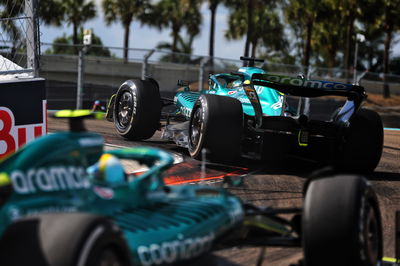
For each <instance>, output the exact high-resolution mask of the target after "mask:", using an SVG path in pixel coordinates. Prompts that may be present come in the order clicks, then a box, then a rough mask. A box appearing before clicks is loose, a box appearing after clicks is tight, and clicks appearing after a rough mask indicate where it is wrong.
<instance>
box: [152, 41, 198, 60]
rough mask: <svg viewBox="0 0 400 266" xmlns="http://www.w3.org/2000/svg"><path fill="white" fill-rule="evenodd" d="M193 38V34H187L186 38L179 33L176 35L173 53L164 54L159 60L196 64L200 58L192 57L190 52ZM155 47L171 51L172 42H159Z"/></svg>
mask: <svg viewBox="0 0 400 266" xmlns="http://www.w3.org/2000/svg"><path fill="white" fill-rule="evenodd" d="M193 40H194V36H188V37H186V38H182V37H181V36H180V35H179V36H178V41H177V46H176V51H175V54H171V53H169V54H166V55H164V56H162V57H161V59H160V60H161V61H163V62H174V63H177V62H179V63H185V64H198V63H199V62H200V59H201V58H192V56H190V54H192V52H193V47H192V44H193ZM156 48H157V49H160V50H166V51H168V52H172V43H170V42H160V43H158V44H157V46H156Z"/></svg>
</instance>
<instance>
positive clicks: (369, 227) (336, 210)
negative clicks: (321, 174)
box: [302, 176, 382, 266]
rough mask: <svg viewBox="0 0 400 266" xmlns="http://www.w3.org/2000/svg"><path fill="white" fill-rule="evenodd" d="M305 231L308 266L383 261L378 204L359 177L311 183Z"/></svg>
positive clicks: (364, 264) (339, 177)
mask: <svg viewBox="0 0 400 266" xmlns="http://www.w3.org/2000/svg"><path fill="white" fill-rule="evenodd" d="M302 231H303V234H302V241H303V249H304V258H305V262H306V265H307V266H313V265H326V266H330V265H332V266H333V265H345V266H346V265H348V266H350V265H352V266H359V265H362V266H372V265H377V263H378V261H379V260H380V259H381V258H382V228H381V218H380V211H379V205H378V201H377V198H376V195H375V193H374V191H373V190H372V188H371V186H370V185H369V183H368V182H367V181H366V180H365V179H364V178H362V177H360V176H335V177H326V178H320V179H316V180H313V181H311V183H310V185H309V187H308V189H307V192H306V196H305V201H304V211H303V217H302Z"/></svg>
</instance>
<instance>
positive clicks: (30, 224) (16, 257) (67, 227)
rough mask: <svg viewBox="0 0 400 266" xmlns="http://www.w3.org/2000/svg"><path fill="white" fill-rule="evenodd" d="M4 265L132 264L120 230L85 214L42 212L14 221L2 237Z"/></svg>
mask: <svg viewBox="0 0 400 266" xmlns="http://www.w3.org/2000/svg"><path fill="white" fill-rule="evenodd" d="M0 247H1V249H0V261H1V264H2V265H8V266H13V265H15V266H17V265H49V266H100V265H107V266H108V265H113V266H125V265H128V266H129V265H131V258H130V252H129V249H128V246H127V244H126V242H125V240H124V238H123V236H122V233H121V231H120V230H119V229H118V227H116V226H115V225H114V224H113V223H112V222H111V221H110V220H108V219H106V218H104V217H99V216H96V215H92V214H86V213H54V214H40V215H37V216H32V217H28V218H23V219H21V220H18V221H16V222H14V223H13V224H11V225H10V226H9V227H8V228H7V230H6V231H5V232H4V234H3V236H2V238H1V239H0Z"/></svg>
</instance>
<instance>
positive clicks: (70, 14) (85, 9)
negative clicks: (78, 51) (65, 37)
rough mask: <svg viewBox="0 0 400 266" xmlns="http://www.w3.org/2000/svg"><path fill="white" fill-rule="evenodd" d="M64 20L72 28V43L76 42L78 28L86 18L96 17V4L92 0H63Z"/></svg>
mask: <svg viewBox="0 0 400 266" xmlns="http://www.w3.org/2000/svg"><path fill="white" fill-rule="evenodd" d="M62 6H63V9H64V20H65V21H66V22H67V23H68V24H69V25H71V24H72V28H73V35H72V36H73V38H72V39H73V44H74V45H76V44H79V42H78V29H79V28H80V27H81V26H82V25H83V24H84V23H85V22H86V21H88V20H90V19H92V18H94V17H96V6H95V4H94V2H93V1H92V0H88V1H87V0H63V1H62Z"/></svg>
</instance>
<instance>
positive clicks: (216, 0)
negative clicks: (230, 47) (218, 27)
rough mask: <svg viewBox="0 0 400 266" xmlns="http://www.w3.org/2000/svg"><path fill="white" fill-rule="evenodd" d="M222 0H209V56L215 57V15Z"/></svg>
mask: <svg viewBox="0 0 400 266" xmlns="http://www.w3.org/2000/svg"><path fill="white" fill-rule="evenodd" d="M220 2H221V0H208V9H209V10H210V13H211V16H210V38H209V43H208V56H210V57H211V58H212V57H214V37H215V15H216V14H217V7H218V5H219V4H220Z"/></svg>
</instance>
